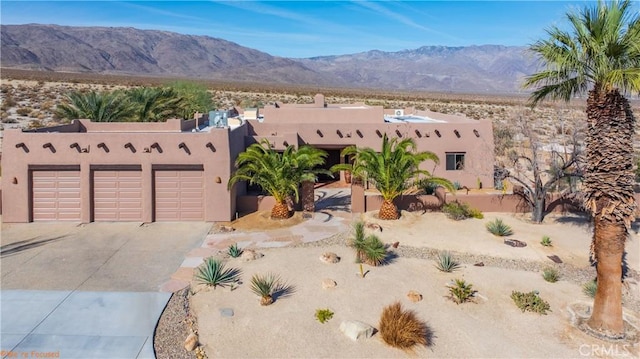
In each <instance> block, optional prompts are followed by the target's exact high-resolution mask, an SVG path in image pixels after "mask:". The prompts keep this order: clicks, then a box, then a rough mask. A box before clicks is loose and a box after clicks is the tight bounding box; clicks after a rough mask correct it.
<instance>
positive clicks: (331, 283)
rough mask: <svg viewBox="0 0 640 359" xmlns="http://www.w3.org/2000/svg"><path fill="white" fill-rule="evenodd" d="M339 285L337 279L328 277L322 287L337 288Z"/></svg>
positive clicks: (323, 281)
mask: <svg viewBox="0 0 640 359" xmlns="http://www.w3.org/2000/svg"><path fill="white" fill-rule="evenodd" d="M337 285H338V283H336V281H335V280H333V279H329V278H327V279H323V280H322V289H330V288H335V287H336V286H337Z"/></svg>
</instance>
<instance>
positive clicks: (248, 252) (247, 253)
mask: <svg viewBox="0 0 640 359" xmlns="http://www.w3.org/2000/svg"><path fill="white" fill-rule="evenodd" d="M262 257H264V254H262V253H258V252H256V251H254V250H253V249H245V250H243V251H242V254H241V255H240V259H242V260H243V261H247V262H248V261H252V260H256V259H258V258H262Z"/></svg>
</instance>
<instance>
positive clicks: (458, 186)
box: [453, 181, 462, 191]
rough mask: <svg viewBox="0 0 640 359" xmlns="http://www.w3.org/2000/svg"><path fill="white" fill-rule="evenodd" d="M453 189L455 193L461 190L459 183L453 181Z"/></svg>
mask: <svg viewBox="0 0 640 359" xmlns="http://www.w3.org/2000/svg"><path fill="white" fill-rule="evenodd" d="M453 188H455V189H456V191H457V190H459V189H462V185H461V184H460V182H458V181H455V182H453Z"/></svg>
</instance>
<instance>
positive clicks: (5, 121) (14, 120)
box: [2, 117, 18, 123]
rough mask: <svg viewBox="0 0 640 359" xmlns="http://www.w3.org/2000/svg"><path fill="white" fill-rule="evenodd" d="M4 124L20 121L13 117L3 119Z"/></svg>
mask: <svg viewBox="0 0 640 359" xmlns="http://www.w3.org/2000/svg"><path fill="white" fill-rule="evenodd" d="M2 123H18V120H16V119H15V118H11V117H2Z"/></svg>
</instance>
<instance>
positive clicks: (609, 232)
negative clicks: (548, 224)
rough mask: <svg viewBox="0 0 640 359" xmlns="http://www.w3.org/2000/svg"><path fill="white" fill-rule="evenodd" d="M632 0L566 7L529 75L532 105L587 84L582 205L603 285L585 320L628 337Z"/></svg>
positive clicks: (639, 51)
mask: <svg viewBox="0 0 640 359" xmlns="http://www.w3.org/2000/svg"><path fill="white" fill-rule="evenodd" d="M631 6H632V4H631V2H630V1H628V0H623V1H611V2H608V3H605V2H602V1H600V2H598V4H597V5H596V6H594V7H591V8H590V7H586V8H584V9H583V10H581V11H578V12H570V13H568V14H567V19H568V20H569V25H570V30H569V31H564V30H562V29H560V28H558V27H552V28H550V29H548V30H547V33H548V36H549V37H548V39H544V40H539V41H537V42H536V43H534V44H533V45H531V47H530V49H531V50H532V51H533V52H534V53H535V54H537V55H539V56H540V58H541V59H542V60H543V61H544V62H545V64H546V65H545V68H544V69H543V70H542V71H540V72H538V73H536V74H533V75H531V76H529V77H528V78H527V79H526V81H525V86H527V87H536V89H535V91H534V92H533V93H532V95H531V100H532V103H533V104H537V103H538V102H540V101H542V100H543V99H547V98H551V99H562V100H565V101H569V100H570V99H571V97H573V96H574V95H576V94H581V93H584V92H587V91H588V98H587V126H588V133H587V138H586V159H587V168H586V171H585V177H584V186H585V204H586V207H587V208H588V209H589V210H590V212H591V215H592V217H593V224H594V226H593V228H594V230H593V240H592V246H591V248H592V253H591V254H592V260H593V261H594V263H595V265H596V271H597V281H598V290H597V292H596V295H595V299H594V303H593V312H592V314H591V318H590V319H589V320H588V322H587V324H588V326H589V327H590V328H591V330H593V331H595V332H596V333H598V334H601V335H604V336H608V337H615V338H618V337H621V336H624V326H623V319H622V288H621V287H622V285H621V279H622V257H623V253H624V247H625V240H626V239H627V237H628V229H629V226H630V223H631V222H632V221H633V220H634V219H635V218H634V211H635V208H636V204H635V202H634V197H633V182H634V174H633V134H634V125H635V119H634V116H633V112H632V111H631V108H630V106H629V102H628V100H627V99H626V98H625V97H624V94H631V93H639V92H640V18H639V16H638V12H637V11H633V10H632V8H631Z"/></svg>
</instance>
